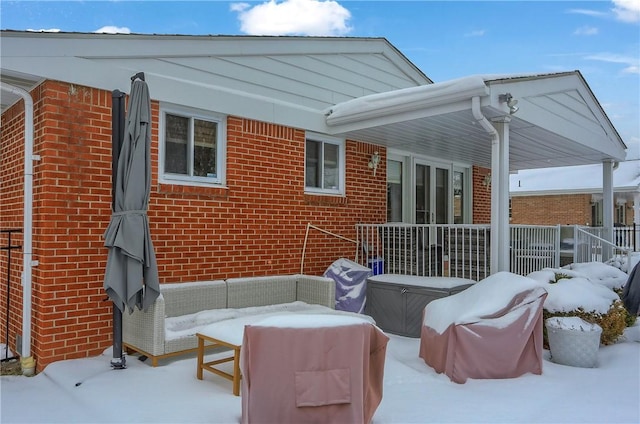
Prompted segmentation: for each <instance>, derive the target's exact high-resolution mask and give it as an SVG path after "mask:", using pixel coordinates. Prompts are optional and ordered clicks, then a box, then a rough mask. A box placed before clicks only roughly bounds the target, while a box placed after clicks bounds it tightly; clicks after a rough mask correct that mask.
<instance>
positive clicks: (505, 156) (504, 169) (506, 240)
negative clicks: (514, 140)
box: [491, 116, 511, 273]
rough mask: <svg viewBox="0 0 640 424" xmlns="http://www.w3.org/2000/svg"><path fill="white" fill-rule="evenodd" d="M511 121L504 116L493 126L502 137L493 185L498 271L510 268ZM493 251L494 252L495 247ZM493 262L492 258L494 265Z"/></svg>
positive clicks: (493, 214)
mask: <svg viewBox="0 0 640 424" xmlns="http://www.w3.org/2000/svg"><path fill="white" fill-rule="evenodd" d="M509 122H511V117H509V116H503V117H501V118H499V119H496V120H494V122H493V126H494V127H495V128H496V130H497V131H498V134H499V137H500V143H499V144H498V146H499V147H498V161H499V166H498V170H497V174H498V175H497V181H496V185H493V183H494V182H493V181H492V187H491V196H492V205H491V210H492V222H493V217H495V219H496V220H497V226H498V228H499V230H498V237H497V238H493V237H492V241H495V242H497V244H498V246H497V251H496V253H497V261H496V266H497V268H496V270H497V271H509V269H510V257H509V253H510V252H509V246H510V237H511V231H510V230H509ZM492 172H493V170H492ZM492 176H493V175H492ZM494 191H495V196H496V199H497V203H496V204H495V207H496V209H494V204H493V196H494ZM491 253H492V254H493V253H494V250H493V249H492V252H491ZM493 263H494V262H493V258H492V265H493ZM493 272H494V271H492V273H493Z"/></svg>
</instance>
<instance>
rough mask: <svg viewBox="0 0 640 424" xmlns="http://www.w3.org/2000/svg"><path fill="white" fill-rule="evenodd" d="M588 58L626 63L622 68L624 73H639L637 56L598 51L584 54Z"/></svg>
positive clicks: (639, 60) (639, 63)
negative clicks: (587, 54)
mask: <svg viewBox="0 0 640 424" xmlns="http://www.w3.org/2000/svg"><path fill="white" fill-rule="evenodd" d="M585 59H588V60H598V61H601V62H609V63H620V64H623V65H626V67H625V68H623V69H622V71H621V72H622V73H624V74H640V58H638V57H637V56H635V57H634V56H623V55H620V54H615V53H598V54H593V55H589V56H586V57H585Z"/></svg>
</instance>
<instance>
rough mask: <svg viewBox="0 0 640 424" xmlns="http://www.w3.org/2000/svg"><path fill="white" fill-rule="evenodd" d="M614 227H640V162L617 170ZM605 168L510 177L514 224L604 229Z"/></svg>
mask: <svg viewBox="0 0 640 424" xmlns="http://www.w3.org/2000/svg"><path fill="white" fill-rule="evenodd" d="M612 184H613V196H614V210H613V222H614V225H633V224H634V223H636V224H640V209H639V208H640V160H638V159H636V160H629V161H625V162H620V163H619V164H618V166H616V167H614V170H613V183H612ZM602 185H603V184H602V166H601V165H584V166H574V167H567V168H553V169H534V170H524V171H519V172H518V173H516V174H513V175H511V176H510V197H511V214H510V218H511V223H512V224H533V225H557V224H561V225H576V224H577V225H586V226H592V227H601V226H603V222H604V220H603V195H602V193H603V192H602Z"/></svg>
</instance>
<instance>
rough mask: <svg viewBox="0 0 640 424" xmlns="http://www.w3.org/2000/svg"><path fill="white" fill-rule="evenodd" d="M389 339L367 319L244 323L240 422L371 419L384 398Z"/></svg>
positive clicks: (331, 421) (336, 421) (367, 421)
mask: <svg viewBox="0 0 640 424" xmlns="http://www.w3.org/2000/svg"><path fill="white" fill-rule="evenodd" d="M388 341H389V338H388V337H387V336H386V335H385V334H384V333H383V332H382V331H381V330H379V329H378V328H377V327H376V326H374V325H372V324H370V323H366V322H363V323H361V324H351V325H343V326H336V327H313V328H285V327H267V326H259V325H248V326H246V327H245V331H244V342H243V345H242V350H241V354H240V356H241V360H240V367H241V371H242V423H279V424H284V423H369V422H370V421H371V419H372V417H373V414H374V413H375V411H376V409H377V407H378V405H380V402H381V401H382V381H383V375H384V362H385V355H386V346H387V342H388Z"/></svg>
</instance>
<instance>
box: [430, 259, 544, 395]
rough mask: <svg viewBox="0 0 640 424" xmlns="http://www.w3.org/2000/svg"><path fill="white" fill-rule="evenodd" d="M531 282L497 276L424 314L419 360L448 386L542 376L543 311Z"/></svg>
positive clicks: (541, 295)
mask: <svg viewBox="0 0 640 424" xmlns="http://www.w3.org/2000/svg"><path fill="white" fill-rule="evenodd" d="M546 297H547V291H546V290H545V289H544V288H542V287H541V286H540V284H539V283H538V282H536V281H535V280H533V279H530V278H527V277H523V276H520V275H516V274H512V273H508V272H499V273H497V274H494V275H491V276H489V277H487V278H485V279H484V280H481V281H480V282H478V283H476V284H475V285H473V286H471V287H469V288H468V289H466V290H464V291H462V292H460V293H458V294H455V295H453V296H449V297H445V298H441V299H436V300H434V301H432V302H431V303H429V304H428V305H427V306H426V307H425V309H424V315H423V324H422V330H421V335H420V352H419V355H420V357H421V358H422V359H423V360H424V361H425V363H426V364H427V365H429V366H431V367H433V368H434V369H435V370H436V372H438V373H445V374H446V375H447V376H448V377H449V378H450V379H451V380H452V381H454V382H456V383H464V382H466V380H467V378H476V379H486V378H513V377H518V376H520V375H522V374H525V373H527V372H530V373H533V374H542V344H543V341H542V339H543V335H542V329H543V320H542V306H543V304H544V301H545V299H546Z"/></svg>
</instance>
